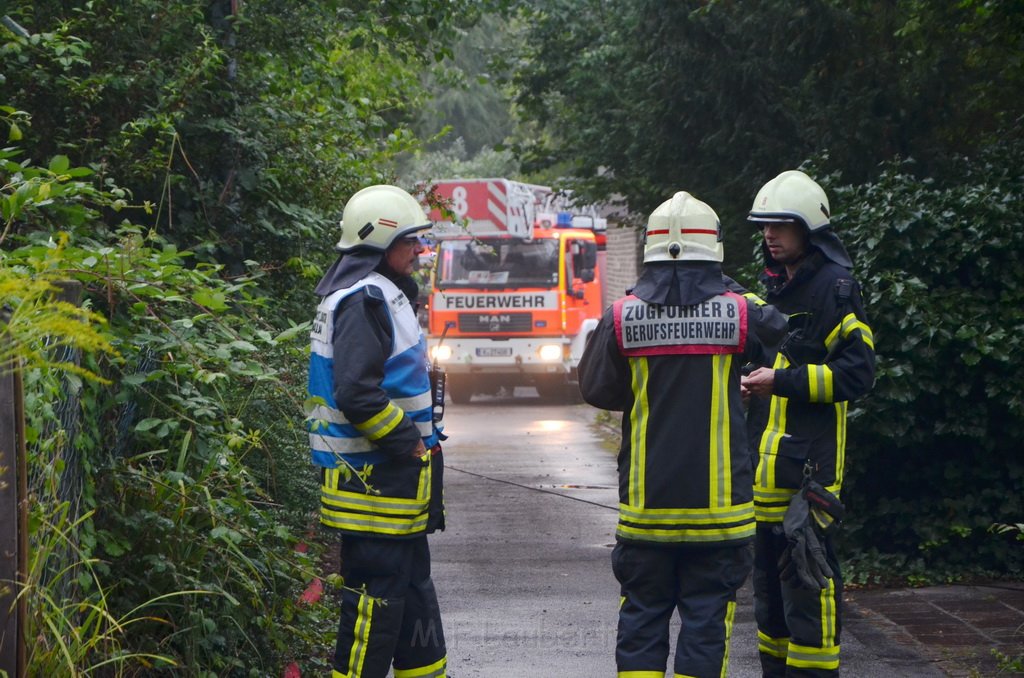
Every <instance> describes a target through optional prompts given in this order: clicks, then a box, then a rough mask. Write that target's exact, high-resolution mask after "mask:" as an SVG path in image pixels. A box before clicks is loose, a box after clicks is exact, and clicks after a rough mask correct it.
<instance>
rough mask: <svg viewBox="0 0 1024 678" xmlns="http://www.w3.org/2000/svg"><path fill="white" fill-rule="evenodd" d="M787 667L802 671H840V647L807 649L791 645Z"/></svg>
mask: <svg viewBox="0 0 1024 678" xmlns="http://www.w3.org/2000/svg"><path fill="white" fill-rule="evenodd" d="M786 665H787V666H795V667H797V668H801V669H838V668H839V646H838V645H833V646H831V647H807V646H806V645H796V644H795V643H790V644H789V652H788V654H787V655H786Z"/></svg>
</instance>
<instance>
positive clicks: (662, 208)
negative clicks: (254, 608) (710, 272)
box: [644, 191, 724, 264]
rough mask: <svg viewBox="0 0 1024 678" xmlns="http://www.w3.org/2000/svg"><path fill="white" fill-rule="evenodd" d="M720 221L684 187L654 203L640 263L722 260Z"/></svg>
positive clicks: (708, 207) (711, 210)
mask: <svg viewBox="0 0 1024 678" xmlns="http://www.w3.org/2000/svg"><path fill="white" fill-rule="evenodd" d="M723 252H724V250H723V248H722V223H721V221H719V219H718V215H717V214H715V211H714V210H713V209H711V207H710V206H708V205H707V204H706V203H703V202H701V201H700V200H697V199H696V198H694V197H693V196H692V195H690V194H689V193H687V192H686V191H679V192H678V193H676V194H675V195H673V196H672V198H671V199H669V200H666V201H665V202H663V203H661V204H660V205H658V207H657V209H655V210H654V211H653V212H651V216H650V218H649V219H648V220H647V231H646V233H645V234H644V263H645V264H646V263H650V262H654V261H718V262H720V261H722V255H723Z"/></svg>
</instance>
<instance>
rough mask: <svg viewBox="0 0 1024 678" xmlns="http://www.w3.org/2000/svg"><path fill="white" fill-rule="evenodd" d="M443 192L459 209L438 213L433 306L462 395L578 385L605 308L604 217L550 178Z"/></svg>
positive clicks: (459, 399)
mask: <svg viewBox="0 0 1024 678" xmlns="http://www.w3.org/2000/svg"><path fill="white" fill-rule="evenodd" d="M433 190H434V192H435V193H436V194H437V195H438V196H439V197H441V198H443V199H444V200H445V202H446V203H448V204H449V205H450V206H451V212H453V213H454V215H455V218H454V219H452V218H451V216H450V215H448V216H445V215H444V214H442V213H441V211H439V210H434V211H433V212H432V213H431V220H432V221H433V222H434V225H435V227H434V233H435V235H436V237H437V246H436V257H437V260H436V266H435V269H434V274H433V277H432V286H431V293H430V300H429V313H428V315H429V343H430V346H431V354H432V355H433V356H435V357H436V359H437V361H438V362H439V363H440V364H441V365H442V366H443V367H444V368H445V370H446V372H447V374H448V393H449V394H450V395H451V398H452V400H453V401H454V402H456V403H465V402H468V401H469V400H470V398H471V397H472V396H473V394H475V393H494V392H497V391H498V390H499V389H501V388H506V389H511V388H513V387H515V386H520V385H532V386H535V387H536V388H537V391H538V392H539V393H540V395H541V396H542V397H546V398H563V397H566V396H567V395H570V394H572V393H573V392H575V388H576V380H577V377H576V367H577V365H578V364H579V361H580V358H581V356H582V355H583V347H584V345H585V343H586V339H587V336H588V335H589V334H590V332H592V331H593V330H594V328H595V327H596V325H597V322H598V320H599V319H600V317H601V312H602V310H603V309H602V294H601V284H602V283H601V267H600V265H599V263H598V262H599V257H598V241H599V239H600V240H601V241H602V244H603V234H604V228H605V222H604V220H603V219H600V218H599V217H597V215H596V213H595V212H594V210H592V209H588V210H586V211H584V210H580V209H578V208H577V209H575V210H574V209H573V208H572V206H571V203H570V202H569V201H567V200H566V199H565V198H562V197H560V196H558V195H556V194H555V193H554V192H553V191H552V190H551V189H550V188H547V187H546V186H537V185H532V184H524V183H519V182H515V181H510V180H507V179H453V180H445V181H440V182H438V183H437V184H436V185H435V186H434V189H433ZM585 212H587V213H585ZM602 254H603V252H602ZM602 258H603V257H602ZM442 337H443V341H442Z"/></svg>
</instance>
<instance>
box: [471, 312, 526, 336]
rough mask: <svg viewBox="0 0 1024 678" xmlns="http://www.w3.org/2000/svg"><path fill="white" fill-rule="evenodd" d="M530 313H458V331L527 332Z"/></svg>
mask: <svg viewBox="0 0 1024 678" xmlns="http://www.w3.org/2000/svg"><path fill="white" fill-rule="evenodd" d="M532 328H533V314H532V313H460V314H459V332H489V333H494V334H498V333H503V332H529V331H530V330H531V329H532Z"/></svg>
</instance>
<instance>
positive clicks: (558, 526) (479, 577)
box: [431, 388, 944, 678]
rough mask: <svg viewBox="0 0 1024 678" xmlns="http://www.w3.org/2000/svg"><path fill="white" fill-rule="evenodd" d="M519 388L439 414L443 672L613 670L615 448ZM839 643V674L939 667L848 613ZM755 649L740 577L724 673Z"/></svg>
mask: <svg viewBox="0 0 1024 678" xmlns="http://www.w3.org/2000/svg"><path fill="white" fill-rule="evenodd" d="M516 396H518V397H515V398H509V397H486V396H476V397H474V399H473V402H472V403H470V404H468V405H449V406H448V409H447V412H446V414H445V424H446V431H447V432H448V433H449V434H450V436H451V438H450V440H448V441H447V443H446V444H445V463H446V466H447V467H448V468H447V469H446V470H445V498H446V504H447V509H448V511H447V513H448V515H447V530H446V531H445V532H443V533H439V534H436V535H434V536H432V537H431V551H432V554H433V568H434V570H433V571H434V582H435V584H436V586H437V590H438V597H439V600H440V604H441V611H442V616H443V619H444V627H445V636H446V640H447V643H448V657H449V664H448V666H449V673H448V675H449V676H451V677H454V678H469V677H471V676H480V677H485V678H596V677H605V676H607V677H614V676H615V659H614V651H615V626H616V619H617V616H616V615H617V607H618V599H619V593H618V585H617V583H616V582H615V579H614V577H613V576H612V573H611V565H610V554H611V545H612V544H613V543H614V531H615V522H616V511H615V507H616V506H617V501H618V500H617V494H616V490H615V487H616V482H617V481H616V471H615V456H614V455H615V452H614V448H613V446H612V445H609V443H608V442H607V440H606V438H607V432H606V431H602V430H600V429H599V428H598V427H596V426H595V425H594V418H595V414H596V410H593V409H592V408H590V407H588V406H587V405H575V404H557V403H554V404H549V403H545V402H543V401H541V400H540V399H539V398H538V397H537V396H536V392H535V391H534V390H533V389H530V388H519V389H516ZM615 444H617V442H616V443H615ZM484 476H485V477H484ZM675 632H676V631H675V628H673V630H672V637H673V645H674V638H675ZM842 643H843V645H842V658H843V671H842V672H843V675H844V676H857V677H863V678H872V677H874V676H884V677H885V678H893V677H894V676H922V677H925V676H942V675H944V674H943V673H941V672H939V671H937V670H936V669H935V668H934V666H932V665H930V664H929V663H928V662H927V661H925V660H923V659H921V658H920V657H919V656H917V655H916V654H914V653H913V652H909V651H908V650H907V649H906V648H903V647H899V646H897V645H896V644H895V643H893V642H892V641H891V640H890V639H889V638H887V637H886V636H885V634H881V633H878V632H877V631H876V630H875V629H874V628H873V627H871V626H870V625H869V624H867V623H866V622H863V621H858V620H857V619H855V618H851V619H849V621H848V623H847V625H846V627H845V628H844V633H843V638H842ZM756 646H757V631H756V628H755V626H754V620H753V608H752V600H751V591H750V586H749V581H748V584H747V585H746V586H745V587H744V588H743V589H742V590H741V591H740V597H739V606H738V609H737V614H736V623H735V626H734V630H733V642H732V647H731V654H730V662H729V672H728V675H729V676H736V677H739V678H746V677H754V676H760V667H759V665H758V660H757V648H756ZM670 662H671V660H670ZM669 675H670V676H671V675H672V674H671V673H669Z"/></svg>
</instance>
